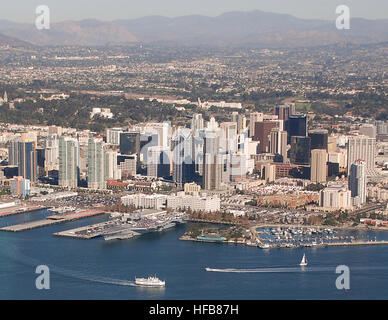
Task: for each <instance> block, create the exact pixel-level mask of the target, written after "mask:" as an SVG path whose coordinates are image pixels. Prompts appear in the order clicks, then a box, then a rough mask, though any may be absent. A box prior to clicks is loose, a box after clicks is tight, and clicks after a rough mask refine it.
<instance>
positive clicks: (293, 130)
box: [287, 114, 307, 142]
mask: <svg viewBox="0 0 388 320" xmlns="http://www.w3.org/2000/svg"><path fill="white" fill-rule="evenodd" d="M287 133H288V142H290V141H291V138H292V137H293V136H299V137H306V136H307V117H306V115H304V114H297V115H292V116H290V117H289V119H288V124H287Z"/></svg>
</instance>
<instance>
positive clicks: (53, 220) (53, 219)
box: [0, 210, 105, 232]
mask: <svg viewBox="0 0 388 320" xmlns="http://www.w3.org/2000/svg"><path fill="white" fill-rule="evenodd" d="M103 213H105V211H102V210H84V211H78V212H72V213H68V214H64V215H53V216H49V217H47V218H46V219H42V220H36V221H30V222H26V223H21V224H15V225H12V226H7V227H3V228H0V231H9V232H20V231H26V230H31V229H36V228H41V227H46V226H51V225H54V224H59V223H64V222H70V221H74V220H78V219H83V218H87V217H92V216H96V215H99V214H103Z"/></svg>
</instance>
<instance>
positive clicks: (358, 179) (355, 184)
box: [349, 159, 367, 206]
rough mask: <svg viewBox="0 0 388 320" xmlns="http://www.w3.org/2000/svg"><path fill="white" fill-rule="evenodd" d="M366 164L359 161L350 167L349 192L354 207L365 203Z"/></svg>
mask: <svg viewBox="0 0 388 320" xmlns="http://www.w3.org/2000/svg"><path fill="white" fill-rule="evenodd" d="M366 169H367V166H366V162H365V161H363V160H361V159H359V160H356V161H355V162H354V163H352V165H351V166H350V175H349V190H350V191H351V195H352V198H353V204H354V205H356V206H359V205H362V204H363V203H365V202H366V193H367V190H366V184H367V180H366Z"/></svg>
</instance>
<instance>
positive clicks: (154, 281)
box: [135, 277, 166, 287]
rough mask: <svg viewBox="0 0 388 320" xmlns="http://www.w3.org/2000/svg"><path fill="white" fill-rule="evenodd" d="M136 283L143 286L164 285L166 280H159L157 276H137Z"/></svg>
mask: <svg viewBox="0 0 388 320" xmlns="http://www.w3.org/2000/svg"><path fill="white" fill-rule="evenodd" d="M135 284H136V285H138V286H143V287H164V286H165V285H166V282H165V281H161V280H159V279H158V278H157V277H148V278H135Z"/></svg>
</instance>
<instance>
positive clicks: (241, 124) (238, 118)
mask: <svg viewBox="0 0 388 320" xmlns="http://www.w3.org/2000/svg"><path fill="white" fill-rule="evenodd" d="M231 118H232V119H231V120H232V122H235V123H237V133H238V134H240V133H243V132H244V131H245V130H246V128H247V118H246V117H245V115H243V114H239V113H238V112H237V111H233V112H232V117H231Z"/></svg>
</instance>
